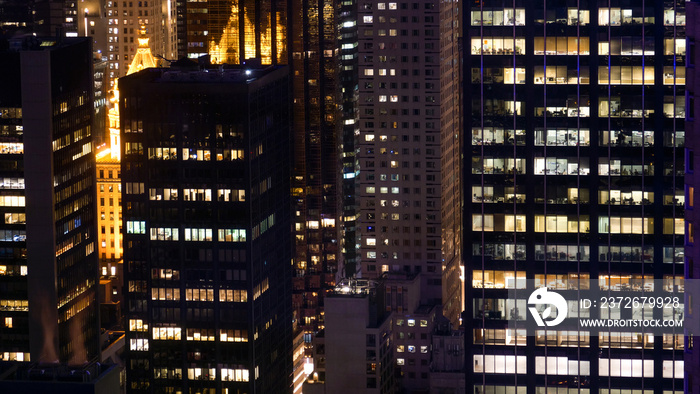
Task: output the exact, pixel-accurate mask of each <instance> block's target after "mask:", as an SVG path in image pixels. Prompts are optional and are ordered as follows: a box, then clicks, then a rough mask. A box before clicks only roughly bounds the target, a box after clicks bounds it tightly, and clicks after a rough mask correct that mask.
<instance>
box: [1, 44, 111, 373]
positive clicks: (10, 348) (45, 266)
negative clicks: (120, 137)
mask: <svg viewBox="0 0 700 394" xmlns="http://www.w3.org/2000/svg"><path fill="white" fill-rule="evenodd" d="M7 46H8V47H9V48H10V49H9V50H4V51H3V52H2V53H0V85H2V86H3V88H2V89H0V130H1V132H2V142H1V143H0V154H1V157H0V162H1V163H2V165H1V166H2V169H1V170H0V173H1V174H2V175H0V176H2V178H0V179H2V180H3V181H2V184H0V189H2V190H1V192H0V196H1V197H0V206H1V210H2V211H3V215H4V218H5V219H4V222H3V224H2V230H0V234H2V238H0V242H1V243H2V248H0V283H1V284H2V286H0V289H1V290H0V322H1V323H0V324H1V325H0V358H2V359H4V360H8V359H9V360H17V361H30V360H31V361H41V362H58V361H61V362H72V363H82V362H85V361H87V360H90V359H92V358H93V357H95V356H97V355H98V352H99V327H98V309H97V300H96V298H97V294H96V288H97V283H96V280H97V254H96V253H95V252H96V245H95V243H96V242H97V231H96V221H95V212H96V207H95V159H94V156H93V155H92V154H91V153H92V144H93V141H92V136H91V127H92V121H93V105H92V103H93V101H92V92H93V89H92V52H91V40H89V39H84V38H80V39H78V38H75V39H66V38H62V37H60V36H59V37H58V41H56V39H55V38H54V39H38V38H36V37H26V38H23V39H20V40H19V41H10V42H9V45H7Z"/></svg>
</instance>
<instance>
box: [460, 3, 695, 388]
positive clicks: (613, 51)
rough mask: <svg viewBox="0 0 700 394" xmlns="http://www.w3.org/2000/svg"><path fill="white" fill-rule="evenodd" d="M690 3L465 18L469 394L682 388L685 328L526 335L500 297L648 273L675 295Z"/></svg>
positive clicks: (484, 10)
mask: <svg viewBox="0 0 700 394" xmlns="http://www.w3.org/2000/svg"><path fill="white" fill-rule="evenodd" d="M685 4H686V2H684V1H665V2H658V1H640V2H626V1H610V2H606V3H605V4H603V3H600V2H598V3H596V2H585V1H581V2H565V1H543V2H525V1H515V2H513V3H509V4H508V5H505V6H504V4H503V3H502V2H498V1H488V0H486V1H481V2H479V3H471V4H469V6H468V7H469V8H465V9H464V10H463V12H464V15H463V18H462V20H463V21H464V23H462V25H461V26H462V28H463V29H464V30H465V34H464V41H463V42H464V57H463V61H464V63H463V66H464V70H463V72H464V74H463V75H464V79H465V81H464V84H463V86H464V96H463V97H464V114H463V115H464V128H465V132H464V137H465V138H466V139H465V140H464V141H463V145H464V150H463V152H464V157H465V159H464V160H465V162H466V163H465V166H466V167H467V168H466V173H467V174H465V177H464V185H463V189H462V190H463V195H465V196H469V197H467V198H465V201H464V207H465V208H464V217H463V230H464V242H463V249H462V250H463V254H462V256H463V258H464V266H465V283H466V284H467V285H466V289H465V293H466V294H465V299H466V302H465V304H466V305H465V308H466V310H465V317H464V324H465V327H466V333H465V336H466V338H467V345H466V349H465V351H466V360H467V361H466V362H467V363H468V365H471V367H469V366H468V367H467V373H466V386H467V388H470V387H474V390H475V391H474V392H475V393H476V392H479V393H482V392H489V391H493V390H495V391H496V392H498V391H499V390H501V389H505V390H506V392H521V391H522V392H525V391H527V392H536V393H544V392H549V390H551V389H553V388H554V387H556V388H557V389H561V390H566V389H569V390H571V389H575V390H577V391H579V390H580V391H579V392H582V393H589V392H590V393H617V392H621V393H629V392H641V391H643V392H645V393H646V392H649V393H651V392H652V391H653V392H656V393H661V392H663V391H668V392H670V391H680V390H682V389H683V347H684V341H683V330H682V329H680V328H679V329H677V330H676V331H675V332H673V331H669V332H668V333H666V334H664V335H663V336H656V337H654V336H652V334H650V333H641V332H640V333H634V332H633V333H630V332H621V331H617V330H615V329H610V330H601V331H600V332H598V331H595V330H592V331H591V330H583V329H579V330H574V331H568V330H567V331H562V330H559V331H558V330H556V329H548V330H547V332H546V333H545V332H544V331H541V332H537V333H536V335H535V336H528V337H525V336H524V335H521V334H520V332H516V331H513V330H509V329H507V324H505V321H506V319H508V318H510V319H520V318H524V316H522V317H520V318H518V317H517V316H521V315H523V314H524V313H522V314H518V308H515V307H514V305H513V304H512V303H511V300H507V298H508V295H507V289H509V288H514V287H515V286H518V285H517V283H518V281H517V280H516V279H524V278H527V279H529V280H532V281H534V283H535V286H538V287H540V286H541V287H544V286H546V287H548V288H550V289H556V290H558V291H560V292H561V293H562V294H566V295H565V297H567V299H569V300H572V299H574V300H575V299H576V297H575V292H574V291H572V290H575V289H578V288H579V281H582V282H581V283H586V284H588V283H589V282H588V281H589V280H593V281H594V282H593V286H598V287H599V288H600V289H601V290H603V291H611V292H614V291H617V290H619V289H625V288H628V289H630V288H633V283H635V282H636V283H640V281H649V280H652V279H658V280H666V281H670V282H671V283H674V282H675V283H676V285H678V286H679V287H682V281H683V273H684V266H683V261H684V250H683V246H684V231H685V223H684V216H683V215H684V212H683V211H684V205H685V204H684V200H685V191H684V182H683V175H684V172H685V165H684V164H686V163H685V160H686V158H685V154H684V143H685V130H686V129H685V123H684V120H685V117H686V97H685V86H684V85H685V78H686V76H685V56H686V40H685V29H686V26H685V25H686V18H685ZM613 281H615V282H617V283H616V284H613ZM613 294H614V293H613ZM523 307H524V305H523ZM520 310H521V311H522V310H524V309H520ZM636 390H641V391H636Z"/></svg>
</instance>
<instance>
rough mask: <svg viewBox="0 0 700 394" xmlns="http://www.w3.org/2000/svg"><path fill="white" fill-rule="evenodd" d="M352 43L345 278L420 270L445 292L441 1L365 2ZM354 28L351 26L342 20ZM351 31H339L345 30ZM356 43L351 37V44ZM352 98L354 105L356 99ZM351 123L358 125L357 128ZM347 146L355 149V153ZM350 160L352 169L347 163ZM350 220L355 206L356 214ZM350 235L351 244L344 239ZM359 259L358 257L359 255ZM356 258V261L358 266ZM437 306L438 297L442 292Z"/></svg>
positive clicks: (345, 52) (347, 38)
mask: <svg viewBox="0 0 700 394" xmlns="http://www.w3.org/2000/svg"><path fill="white" fill-rule="evenodd" d="M356 7H357V9H356V14H355V15H357V17H356V23H357V25H356V29H357V32H356V36H354V35H353V34H348V35H346V34H343V37H344V38H343V39H342V40H341V48H342V50H341V55H342V56H343V58H345V57H349V58H351V57H355V58H357V66H356V67H354V66H353V67H354V68H353V71H354V72H355V75H356V76H355V77H354V79H353V78H349V79H344V80H343V88H344V89H345V94H346V95H347V94H350V92H353V91H354V93H352V94H355V95H356V96H357V98H356V99H352V98H350V97H344V103H346V102H347V103H350V104H351V105H352V103H353V102H354V103H355V105H356V106H355V108H354V110H353V112H349V113H348V112H345V113H344V115H346V116H349V117H348V118H347V119H344V123H345V125H346V126H345V127H344V129H343V130H344V135H343V142H344V143H345V142H347V141H349V140H350V139H351V138H352V145H344V146H343V149H344V153H343V155H344V156H345V159H344V165H345V167H344V168H343V173H344V175H343V176H344V179H351V181H346V182H345V184H344V186H343V188H344V190H343V192H344V198H345V202H344V204H346V207H352V206H354V209H355V211H354V216H347V215H348V213H347V212H346V213H345V215H346V217H345V220H344V223H343V224H344V226H345V228H346V237H345V238H344V245H343V248H344V251H345V253H348V254H349V255H348V258H346V259H345V260H344V264H345V271H344V274H345V275H348V276H352V275H357V276H359V277H363V278H377V277H379V276H380V275H381V274H382V273H383V272H390V271H401V272H408V273H418V272H424V273H425V274H426V276H428V277H432V278H433V279H432V281H430V282H429V283H428V285H429V286H433V287H434V288H436V289H438V291H439V289H440V282H441V280H440V275H441V270H442V267H441V260H442V259H441V252H440V231H441V229H440V113H439V111H440V62H439V56H440V52H439V49H440V48H439V24H438V18H439V12H438V6H437V2H435V1H421V2H419V3H401V2H387V3H384V2H375V1H369V2H360V3H358V4H357V5H356ZM342 23H343V25H342V26H343V27H345V26H346V24H347V29H354V28H355V27H353V26H354V25H353V23H354V22H342ZM344 31H345V30H344V29H342V28H341V32H344ZM353 40H355V41H354V42H353ZM353 100H354V101H353ZM349 125H352V126H351V127H350V126H349ZM350 149H352V150H353V151H352V152H351V151H350ZM349 157H352V158H353V159H352V162H351V161H350V160H349V159H348V158H349ZM350 213H352V209H351V210H350ZM353 230H354V239H350V237H348V236H347V232H349V233H352V232H353ZM355 253H358V254H355ZM353 261H354V262H353ZM436 298H437V302H440V301H439V300H440V298H441V295H438V296H437V297H436Z"/></svg>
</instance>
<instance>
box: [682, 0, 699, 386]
mask: <svg viewBox="0 0 700 394" xmlns="http://www.w3.org/2000/svg"><path fill="white" fill-rule="evenodd" d="M686 12H687V15H688V16H687V19H688V26H687V30H686V33H687V37H686V49H687V60H686V67H687V68H686V69H687V72H688V83H687V85H686V92H687V101H686V105H687V112H686V128H687V129H688V134H687V136H686V139H685V147H686V153H685V155H686V162H685V164H686V169H685V221H686V226H687V227H686V234H685V235H686V237H685V278H686V279H690V280H697V279H700V245H699V244H698V243H696V242H695V232H697V229H698V228H700V227H698V226H700V215H698V214H697V213H696V211H695V209H697V208H696V206H697V205H698V204H700V200H698V196H696V195H695V188H696V187H699V186H700V168H698V166H697V164H696V162H695V153H698V152H699V149H700V139H699V138H698V133H700V124H698V123H696V122H695V114H696V113H700V112H698V111H700V108H699V109H697V110H696V109H695V108H698V107H697V106H698V104H697V103H696V101H695V94H696V92H700V74H698V72H697V71H696V70H697V64H698V62H699V61H700V58H698V53H697V52H696V51H695V45H696V42H697V40H698V39H700V30H698V28H699V25H698V24H696V23H694V22H695V21H700V3H698V2H697V1H692V2H687V3H686ZM696 203H698V204H696ZM696 287H697V286H687V287H686V289H688V292H689V293H691V292H692V293H693V294H686V306H687V307H686V318H685V319H686V321H687V322H688V324H687V325H686V326H685V327H684V328H685V360H684V361H685V365H684V367H685V393H688V394H697V393H700V379H698V377H697V372H698V371H700V349H698V348H697V346H696V344H698V343H700V342H698V335H699V334H700V316H699V314H700V312H698V310H697V308H694V307H693V302H694V301H693V298H695V299H697V297H700V289H696Z"/></svg>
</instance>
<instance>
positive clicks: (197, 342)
mask: <svg viewBox="0 0 700 394" xmlns="http://www.w3.org/2000/svg"><path fill="white" fill-rule="evenodd" d="M161 76H162V78H161ZM119 84H120V90H121V97H122V99H121V101H120V116H121V118H120V126H121V131H122V134H121V135H122V138H121V152H122V178H121V180H122V185H121V186H122V190H123V191H124V194H123V200H124V204H123V217H124V219H123V225H124V233H123V235H124V254H123V256H124V271H125V281H124V282H125V290H126V294H125V308H124V309H125V310H124V314H125V320H126V322H127V323H126V324H127V331H126V342H127V343H126V347H127V349H126V351H127V352H128V357H129V364H128V365H127V369H128V374H127V376H128V382H127V390H129V391H130V392H153V391H163V392H178V391H182V392H210V391H211V392H214V391H215V392H286V391H288V390H289V387H291V376H292V370H291V366H292V360H291V357H292V304H291V287H290V286H289V284H290V283H291V281H292V266H291V265H290V264H289V262H290V261H291V259H292V240H291V238H290V232H289V229H290V227H291V224H290V221H289V218H290V217H291V215H290V206H291V204H290V197H289V195H290V193H289V191H290V183H289V180H290V172H289V165H288V164H287V163H288V161H289V160H290V152H291V145H290V137H291V132H290V129H289V123H290V111H289V103H290V100H289V82H288V71H287V69H286V68H284V67H276V68H273V69H270V68H267V69H264V70H244V69H243V68H236V69H225V70H224V71H223V72H206V71H201V72H199V71H192V72H187V71H179V70H177V69H146V70H144V71H142V72H140V73H136V74H132V75H130V76H127V77H124V78H122V79H120V81H119ZM164 98H165V99H164Z"/></svg>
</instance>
